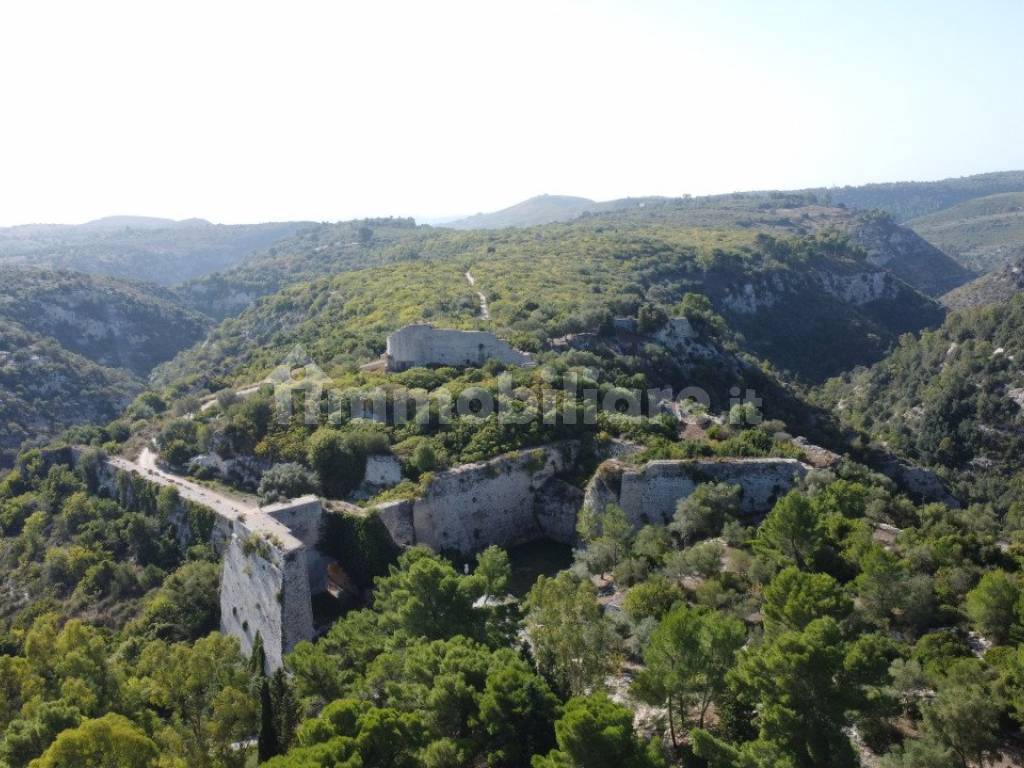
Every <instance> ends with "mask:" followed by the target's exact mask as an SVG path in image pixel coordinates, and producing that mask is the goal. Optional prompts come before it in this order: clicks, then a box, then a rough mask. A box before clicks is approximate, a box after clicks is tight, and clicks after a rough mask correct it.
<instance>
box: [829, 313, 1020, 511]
mask: <svg viewBox="0 0 1024 768" xmlns="http://www.w3.org/2000/svg"><path fill="white" fill-rule="evenodd" d="M1022 340H1024V294H1017V295H1016V296H1015V297H1013V298H1012V299H1011V300H1010V301H1008V302H1006V303H1003V304H997V305H993V306H989V307H984V308H980V309H975V310H970V311H965V312H961V313H956V314H953V315H951V316H950V317H949V319H948V320H947V321H946V323H945V324H944V325H943V326H942V327H941V328H939V329H937V330H935V331H929V332H925V333H924V334H922V335H921V337H920V338H913V337H910V336H907V337H905V338H904V339H902V340H901V342H900V344H899V346H898V347H897V348H896V349H895V350H894V351H893V353H892V354H891V355H890V356H889V357H887V358H886V359H885V360H884V361H883V362H881V363H879V364H878V365H876V366H875V367H873V368H870V369H861V370H857V371H854V372H852V373H850V374H847V375H844V376H843V377H841V378H839V379H836V380H833V381H831V382H829V383H828V384H827V385H825V386H824V387H823V388H822V397H823V402H828V403H829V404H832V405H835V406H836V407H837V410H838V412H839V414H841V415H842V417H843V418H844V419H846V420H847V421H848V423H850V424H852V425H854V426H856V427H857V428H859V429H861V430H863V431H864V432H866V433H868V434H871V435H873V436H875V437H876V438H877V439H878V440H879V441H884V442H885V443H886V444H887V445H889V446H891V447H893V448H895V449H896V450H897V451H899V452H900V453H902V454H904V455H906V456H909V457H912V458H914V459H916V460H918V461H920V462H922V463H924V464H928V465H932V466H934V467H937V468H939V469H940V470H942V471H943V473H944V474H945V475H946V476H948V477H949V478H951V479H953V480H956V481H957V482H958V484H959V492H960V495H961V497H962V498H965V499H968V500H977V501H979V502H984V503H989V504H996V505H1000V506H1002V508H1004V509H1005V508H1006V506H1007V504H1008V501H1007V499H1013V500H1016V503H1018V504H1019V503H1020V502H1021V501H1024V496H1022V495H1021V494H1022V492H1024V485H1022V480H1024V478H1022V476H1021V474H1020V470H1021V466H1020V457H1021V455H1022V451H1024V443H1022V426H1024V420H1022V419H1024V415H1022V413H1024V408H1022V405H1021V403H1020V400H1021V399H1022V397H1021V395H1020V394H1015V393H1019V392H1020V390H1021V389H1024V375H1022V373H1021V366H1020V361H1021V360H1022V359H1024V357H1022V355H1024V347H1022Z"/></svg>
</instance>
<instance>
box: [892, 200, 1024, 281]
mask: <svg viewBox="0 0 1024 768" xmlns="http://www.w3.org/2000/svg"><path fill="white" fill-rule="evenodd" d="M907 226H908V227H910V228H911V229H913V230H914V231H915V232H917V233H918V234H919V235H921V237H923V238H925V239H926V240H928V242H930V243H934V244H935V245H937V246H938V247H939V248H941V249H942V250H943V251H945V252H946V253H948V254H949V255H950V256H952V257H953V258H955V259H956V260H957V261H959V262H960V263H961V264H965V265H966V266H968V267H970V268H972V269H974V270H976V271H979V272H988V271H991V270H997V269H1000V268H1001V267H1005V266H1006V265H1008V264H1011V263H1014V262H1016V261H1017V260H1019V259H1021V258H1022V257H1024V192H1004V193H1002V194H998V195H988V196H986V197H978V198H974V199H972V200H967V201H965V202H962V203H958V204H957V205H954V206H952V207H950V208H946V209H944V210H942V211H938V212H937V213H932V214H929V215H927V216H920V217H918V218H915V219H911V220H910V221H908V222H907Z"/></svg>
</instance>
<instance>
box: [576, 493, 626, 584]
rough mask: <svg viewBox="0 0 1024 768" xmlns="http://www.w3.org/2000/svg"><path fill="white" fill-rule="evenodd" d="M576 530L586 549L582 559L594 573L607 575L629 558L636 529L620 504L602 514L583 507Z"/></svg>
mask: <svg viewBox="0 0 1024 768" xmlns="http://www.w3.org/2000/svg"><path fill="white" fill-rule="evenodd" d="M576 530H577V533H578V534H579V536H580V538H581V539H582V540H583V542H584V543H585V544H586V545H587V547H586V549H585V550H584V551H583V554H582V557H583V561H584V562H585V563H586V564H587V567H588V569H589V570H590V572H591V573H600V574H606V573H608V572H609V571H610V570H612V569H613V568H614V567H615V566H616V565H617V564H618V563H619V562H621V561H622V559H623V558H624V557H625V556H626V555H627V554H629V547H630V543H631V541H632V539H633V525H632V523H630V522H629V518H628V517H627V516H626V512H625V510H623V509H622V507H620V506H619V505H618V504H607V505H605V507H604V508H603V509H602V510H600V511H594V510H593V509H591V508H590V507H584V509H583V511H582V512H581V513H580V517H579V520H578V521H577V524H576Z"/></svg>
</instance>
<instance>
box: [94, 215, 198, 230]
mask: <svg viewBox="0 0 1024 768" xmlns="http://www.w3.org/2000/svg"><path fill="white" fill-rule="evenodd" d="M194 226H208V227H209V226H213V225H212V224H210V222H208V221H206V219H182V220H181V221H175V220H174V219H161V218H158V217H154V216H104V217H103V218H101V219H93V220H92V221H87V222H86V223H85V224H82V225H81V228H82V229H173V228H175V227H194Z"/></svg>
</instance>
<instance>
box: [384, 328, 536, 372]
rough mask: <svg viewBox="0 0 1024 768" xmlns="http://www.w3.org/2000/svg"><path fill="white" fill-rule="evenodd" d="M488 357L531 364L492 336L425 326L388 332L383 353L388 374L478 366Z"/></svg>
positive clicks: (524, 355)
mask: <svg viewBox="0 0 1024 768" xmlns="http://www.w3.org/2000/svg"><path fill="white" fill-rule="evenodd" d="M489 358H495V359H496V360H500V361H501V362H503V363H506V364H508V365H527V364H528V363H530V362H531V360H530V356H529V355H528V354H526V353H525V352H520V351H519V350H517V349H514V348H513V347H512V346H511V345H509V344H508V342H505V341H502V340H501V339H499V338H498V337H497V336H495V335H494V334H493V333H488V332H487V331H459V330H454V329H449V328H435V327H434V326H432V325H430V324H429V323H423V324H419V325H407V326H405V327H404V328H401V329H399V330H397V331H395V332H394V333H392V334H391V335H390V336H388V342H387V351H386V352H385V354H384V359H385V361H386V363H387V368H388V370H389V371H404V370H405V369H407V368H412V367H415V366H418V365H451V366H455V367H459V366H466V365H482V364H483V363H484V362H485V361H487V360H488V359H489Z"/></svg>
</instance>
